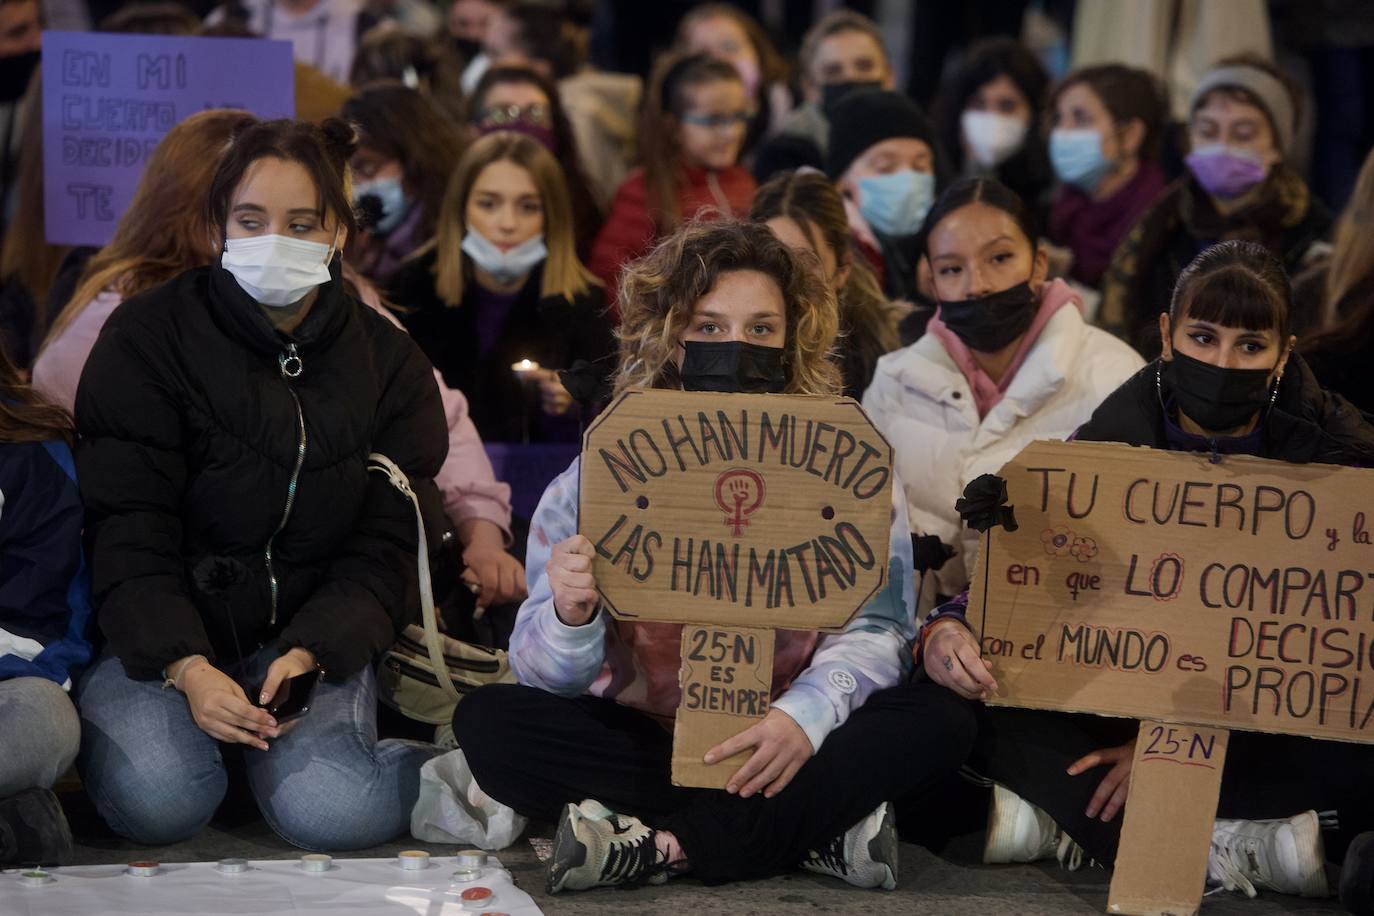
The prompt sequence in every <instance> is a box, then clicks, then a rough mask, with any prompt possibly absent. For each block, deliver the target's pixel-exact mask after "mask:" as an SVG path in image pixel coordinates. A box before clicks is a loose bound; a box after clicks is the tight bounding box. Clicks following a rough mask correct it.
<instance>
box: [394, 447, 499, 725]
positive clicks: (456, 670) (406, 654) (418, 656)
mask: <svg viewBox="0 0 1374 916" xmlns="http://www.w3.org/2000/svg"><path fill="white" fill-rule="evenodd" d="M367 460H368V464H367V469H368V470H369V471H380V472H382V473H383V474H386V475H387V478H388V479H389V480H390V481H391V484H392V486H394V487H395V488H396V489H398V490H400V491H401V492H402V493H404V494H405V496H406V497H407V498H408V499H409V500H410V502H411V505H413V506H414V507H415V529H416V535H417V537H418V540H419V549H418V551H417V553H418V554H419V570H420V583H419V584H420V608H421V610H422V612H423V616H424V625H423V626H417V625H416V624H411V625H410V626H408V627H406V628H405V630H404V631H402V633H401V635H400V636H399V637H398V638H397V640H396V643H395V644H394V645H393V646H392V647H391V648H390V649H388V650H387V651H386V653H385V654H384V655H383V656H382V660H381V661H380V662H379V663H378V665H377V694H378V696H379V697H380V698H381V700H382V702H383V703H385V704H386V705H388V706H390V707H391V708H392V709H394V710H396V711H397V712H400V713H402V714H404V715H406V716H408V717H410V718H412V719H415V720H417V721H419V722H428V723H429V724H431V725H447V724H448V723H449V722H451V721H452V720H453V708H454V707H455V706H457V705H458V701H459V700H461V699H462V698H463V695H464V694H467V693H471V692H472V691H473V690H476V689H477V688H478V687H482V686H484V685H486V684H514V683H515V675H514V674H513V673H512V672H511V670H510V663H509V661H508V660H507V658H506V653H505V652H503V651H501V650H500V649H489V648H487V647H486V646H477V645H473V644H472V643H467V642H463V641H461V640H457V639H452V638H450V637H448V636H445V635H444V634H443V633H441V632H439V620H438V617H437V615H436V614H435V611H434V590H433V587H432V585H431V582H430V577H429V539H428V538H426V537H425V523H424V518H423V516H422V515H421V512H420V501H419V500H418V499H417V498H416V497H415V491H414V490H413V489H411V487H410V480H409V479H408V478H407V477H406V474H405V472H404V471H402V470H401V469H400V468H399V467H397V466H396V463H395V462H393V461H392V460H391V459H390V458H388V457H386V456H385V455H382V454H380V453H377V452H374V453H372V454H371V455H369V456H368V458H367Z"/></svg>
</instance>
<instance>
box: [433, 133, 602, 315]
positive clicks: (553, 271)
mask: <svg viewBox="0 0 1374 916" xmlns="http://www.w3.org/2000/svg"><path fill="white" fill-rule="evenodd" d="M494 162H512V163H514V164H515V165H518V166H520V167H521V168H522V169H524V170H525V171H526V172H528V173H529V176H530V178H531V179H532V180H533V181H534V186H535V188H536V189H537V190H538V191H539V199H540V201H541V202H542V203H543V206H544V247H545V248H547V249H548V252H549V254H548V257H547V258H546V259H545V260H544V275H543V280H542V282H541V286H540V290H539V295H540V297H541V298H548V297H550V296H562V297H563V298H564V299H567V300H568V301H569V302H571V301H572V299H573V297H574V296H580V295H585V294H586V293H587V292H588V291H589V290H590V288H591V287H592V286H593V285H599V283H598V281H597V279H596V278H595V277H594V276H592V274H591V272H590V271H588V270H587V268H586V267H585V266H584V265H583V264H582V262H581V261H579V260H578V258H577V247H576V240H575V239H574V238H573V230H572V227H573V215H572V204H571V203H569V200H568V186H567V184H566V183H565V182H564V180H563V171H562V169H560V168H559V167H558V160H556V159H554V158H553V155H552V154H551V153H549V151H548V150H546V149H544V147H542V146H540V145H539V143H538V142H537V141H535V140H533V139H531V138H530V137H527V136H525V135H524V134H517V133H513V132H511V131H505V130H502V131H496V132H495V133H490V134H487V135H486V136H485V137H483V138H481V139H480V140H478V141H477V142H476V143H474V144H472V146H470V147H468V150H467V152H466V153H464V154H463V158H461V159H459V160H458V165H457V167H456V168H454V170H453V176H452V177H451V178H449V182H448V188H447V189H446V190H445V191H444V201H443V204H442V206H441V207H440V209H439V225H438V228H437V229H436V230H435V233H434V240H433V241H432V242H431V243H430V244H429V245H426V246H424V247H423V248H421V249H420V251H418V252H416V253H417V254H421V253H424V252H427V251H429V250H430V249H431V248H432V249H434V250H435V251H436V257H435V262H434V278H435V282H434V289H435V292H437V293H438V294H439V298H440V299H442V300H443V301H444V303H445V304H446V305H448V306H449V307H456V306H459V305H462V304H463V291H464V290H465V289H466V288H467V282H468V279H469V275H470V274H471V272H472V265H471V260H470V259H469V258H468V256H467V255H466V254H464V253H463V236H465V235H466V234H467V207H468V197H469V196H470V195H471V194H472V186H473V185H474V184H476V183H477V176H479V175H481V174H482V170H483V169H485V168H486V167H487V166H489V165H491V164H492V163H494Z"/></svg>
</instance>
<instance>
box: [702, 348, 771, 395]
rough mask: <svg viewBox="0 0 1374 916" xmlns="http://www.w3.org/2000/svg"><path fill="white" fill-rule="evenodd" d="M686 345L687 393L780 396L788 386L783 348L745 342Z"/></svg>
mask: <svg viewBox="0 0 1374 916" xmlns="http://www.w3.org/2000/svg"><path fill="white" fill-rule="evenodd" d="M682 346H683V348H684V349H685V350H686V351H687V352H686V354H685V355H684V356H683V358H682V369H681V375H682V388H683V390H684V391H724V392H731V393H744V394H780V393H782V390H783V389H784V388H786V387H787V373H786V372H785V371H784V370H783V365H782V347H764V346H760V345H759V344H752V343H745V342H744V341H742V340H728V341H723V342H721V343H715V342H709V343H708V342H704V341H697V340H689V341H687V342H686V343H684V344H683V345H682Z"/></svg>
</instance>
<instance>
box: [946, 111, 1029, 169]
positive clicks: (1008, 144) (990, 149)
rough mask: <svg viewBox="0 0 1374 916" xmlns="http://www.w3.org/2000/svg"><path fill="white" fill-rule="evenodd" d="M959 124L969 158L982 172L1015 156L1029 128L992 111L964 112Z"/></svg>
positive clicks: (1025, 124)
mask: <svg viewBox="0 0 1374 916" xmlns="http://www.w3.org/2000/svg"><path fill="white" fill-rule="evenodd" d="M959 123H960V126H961V127H962V128H963V131H964V142H965V143H967V144H968V151H969V155H970V156H972V157H973V161H974V162H976V163H978V164H979V165H981V166H982V167H983V168H985V169H995V168H997V166H999V165H1001V164H1002V163H1003V162H1006V161H1007V160H1008V159H1010V158H1011V157H1012V156H1014V155H1016V152H1017V151H1018V150H1019V149H1021V147H1022V145H1023V144H1024V143H1025V142H1026V131H1027V130H1028V129H1029V128H1030V125H1028V124H1027V123H1026V122H1025V121H1022V120H1021V119H1020V118H1013V117H1012V116H1011V115H1004V114H998V113H997V112H995V111H965V112H964V113H963V114H962V115H960V117H959Z"/></svg>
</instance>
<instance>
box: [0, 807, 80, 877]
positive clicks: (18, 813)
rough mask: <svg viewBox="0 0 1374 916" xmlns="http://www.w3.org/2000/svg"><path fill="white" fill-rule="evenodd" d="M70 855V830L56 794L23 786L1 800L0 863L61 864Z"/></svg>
mask: <svg viewBox="0 0 1374 916" xmlns="http://www.w3.org/2000/svg"><path fill="white" fill-rule="evenodd" d="M71 854H72V831H71V828H69V827H68V826H67V818H66V816H65V815H63V813H62V806H61V805H60V804H58V802H57V796H56V795H53V794H52V792H50V791H48V790H47V789H25V790H24V791H23V792H20V793H19V794H18V795H11V796H10V797H9V798H5V799H0V863H3V864H5V865H61V864H62V863H63V862H64V861H66V860H67V859H69V858H71Z"/></svg>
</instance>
